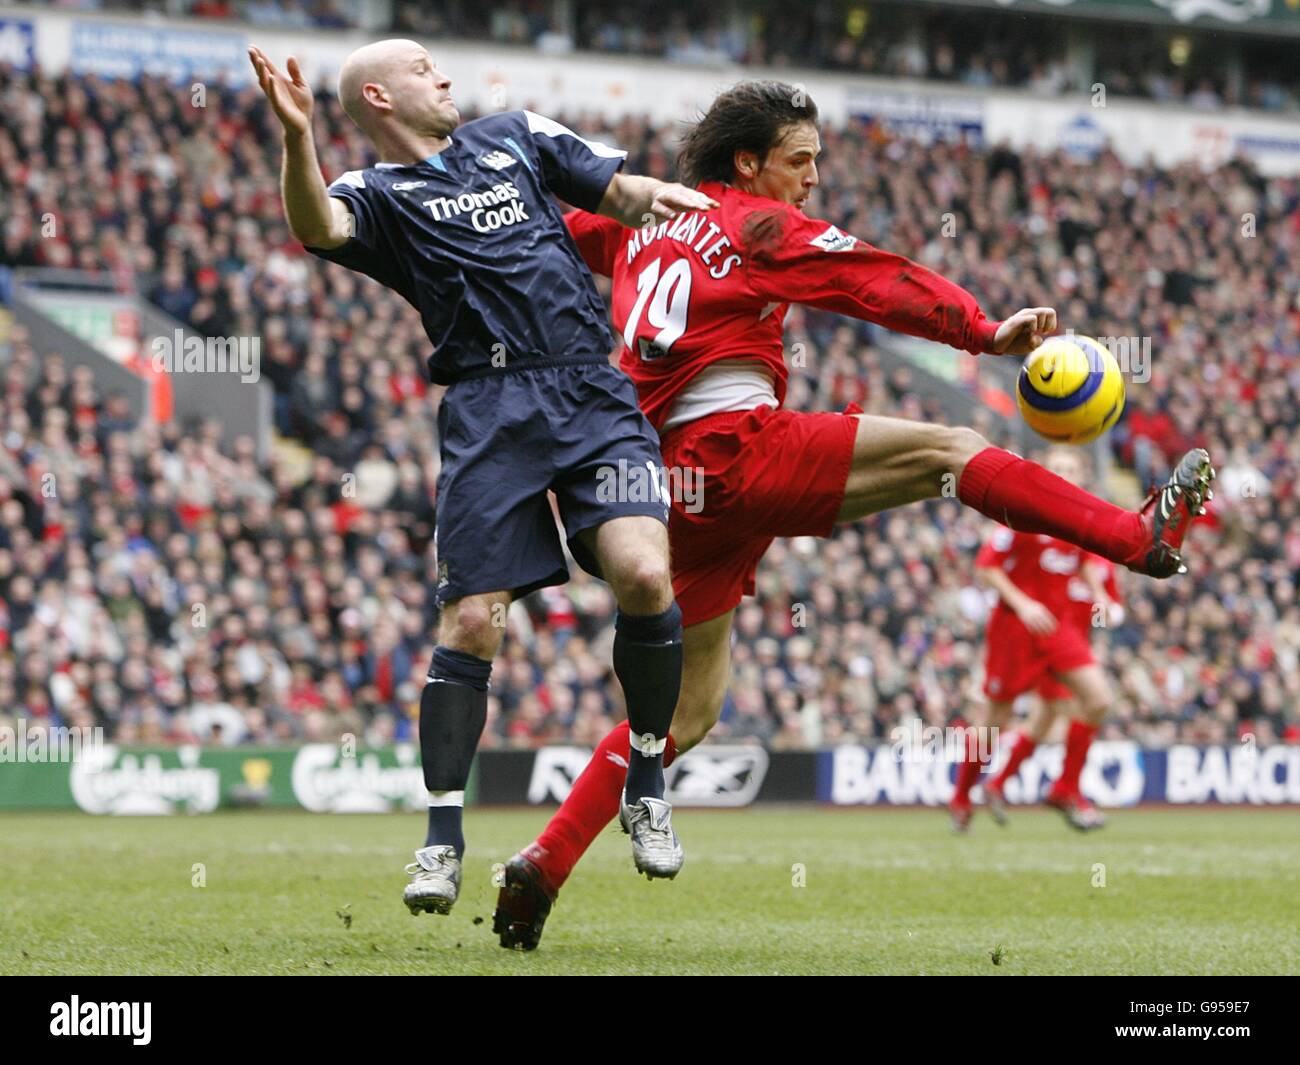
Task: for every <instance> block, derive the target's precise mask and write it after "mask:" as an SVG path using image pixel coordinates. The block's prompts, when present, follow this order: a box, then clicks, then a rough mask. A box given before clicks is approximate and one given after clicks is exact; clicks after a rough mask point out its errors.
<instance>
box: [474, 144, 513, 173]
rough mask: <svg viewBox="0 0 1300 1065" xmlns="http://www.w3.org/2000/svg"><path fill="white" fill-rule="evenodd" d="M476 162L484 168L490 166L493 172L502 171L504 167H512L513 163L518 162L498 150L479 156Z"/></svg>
mask: <svg viewBox="0 0 1300 1065" xmlns="http://www.w3.org/2000/svg"><path fill="white" fill-rule="evenodd" d="M478 161H479V162H480V163H482V164H483V165H484V166H490V167H491V168H492V169H493V170H504V169H505V168H506V167H508V166H514V165H515V163H517V162H519V160H518V159H516V158H515V157H514V156H513V155H511V154H510V153H509V152H503V151H501V149H499V148H497V149H495V150H493V151H490V152H485V153H484V154H482V155H480V156H479V157H478Z"/></svg>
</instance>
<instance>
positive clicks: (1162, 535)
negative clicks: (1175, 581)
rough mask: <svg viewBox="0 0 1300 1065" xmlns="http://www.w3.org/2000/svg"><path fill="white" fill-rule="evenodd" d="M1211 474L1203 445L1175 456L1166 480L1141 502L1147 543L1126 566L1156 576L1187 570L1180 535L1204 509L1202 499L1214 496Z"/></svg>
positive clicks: (1208, 458) (1212, 472) (1204, 500)
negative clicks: (1178, 457)
mask: <svg viewBox="0 0 1300 1065" xmlns="http://www.w3.org/2000/svg"><path fill="white" fill-rule="evenodd" d="M1214 477H1215V472H1214V467H1213V466H1212V465H1210V456H1209V453H1208V452H1207V451H1205V450H1204V449H1202V448H1199V447H1197V448H1192V450H1191V451H1189V452H1187V454H1186V455H1184V456H1183V457H1182V458H1181V459H1179V461H1178V465H1177V466H1176V467H1175V468H1174V472H1173V475H1172V476H1171V477H1170V478H1169V480H1168V481H1166V482H1165V484H1164V486H1163V487H1161V488H1159V489H1157V490H1156V491H1154V492H1152V493H1151V495H1149V496H1148V497H1147V499H1146V502H1145V503H1143V504H1142V510H1141V511H1140V513H1141V515H1142V524H1143V525H1144V526H1145V527H1146V531H1147V533H1148V534H1149V536H1150V538H1151V544H1150V546H1149V547H1148V548H1147V549H1146V551H1145V552H1144V553H1143V554H1142V557H1141V558H1140V559H1138V560H1136V561H1133V562H1130V563H1129V568H1130V569H1132V570H1134V571H1136V572H1138V573H1144V574H1146V575H1147V576H1148V577H1157V578H1164V577H1172V576H1173V575H1174V574H1176V573H1186V572H1187V566H1186V565H1184V563H1183V556H1182V550H1181V548H1182V546H1183V538H1184V537H1185V536H1186V535H1187V530H1188V529H1189V528H1190V527H1191V524H1192V522H1193V520H1195V518H1196V517H1197V515H1199V514H1204V513H1205V504H1206V501H1207V500H1210V499H1213V498H1214V492H1213V491H1211V489H1210V483H1211V482H1212V481H1213V480H1214Z"/></svg>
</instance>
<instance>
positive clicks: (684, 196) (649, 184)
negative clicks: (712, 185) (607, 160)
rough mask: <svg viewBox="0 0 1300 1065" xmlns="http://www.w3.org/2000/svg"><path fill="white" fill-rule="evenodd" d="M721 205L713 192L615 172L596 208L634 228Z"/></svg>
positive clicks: (608, 216)
mask: <svg viewBox="0 0 1300 1065" xmlns="http://www.w3.org/2000/svg"><path fill="white" fill-rule="evenodd" d="M717 206H718V201H717V200H715V199H714V198H713V197H712V196H706V195H704V193H702V192H700V191H698V190H697V189H692V188H687V187H686V186H685V185H678V184H677V183H675V182H671V181H659V180H658V179H657V178H652V177H642V176H640V175H637V174H615V175H614V177H613V178H612V179H611V180H610V183H609V187H608V188H607V189H605V196H604V199H602V200H601V201H600V207H599V208H598V209H597V210H598V211H599V213H600V214H603V215H605V216H606V217H607V218H612V219H614V220H615V221H616V222H622V223H623V225H625V226H628V227H630V228H632V229H639V228H641V227H642V226H646V225H653V224H655V223H657V222H666V221H668V220H669V219H671V218H676V217H677V216H678V215H679V214H682V213H683V212H685V211H707V210H709V209H711V208H713V207H717Z"/></svg>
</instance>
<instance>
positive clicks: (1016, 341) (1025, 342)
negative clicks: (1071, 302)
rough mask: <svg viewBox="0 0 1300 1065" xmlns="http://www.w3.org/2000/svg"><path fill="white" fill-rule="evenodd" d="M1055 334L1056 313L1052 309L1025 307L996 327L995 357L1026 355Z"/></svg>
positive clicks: (994, 336) (994, 338) (994, 337)
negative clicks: (1045, 338)
mask: <svg viewBox="0 0 1300 1065" xmlns="http://www.w3.org/2000/svg"><path fill="white" fill-rule="evenodd" d="M1055 332H1056V311H1055V309H1054V308H1052V307H1025V308H1024V309H1022V310H1019V311H1016V313H1015V314H1013V315H1012V316H1011V317H1010V318H1008V319H1007V320H1006V321H1005V322H1003V323H1002V324H1001V325H1000V326H998V331H997V332H996V333H994V334H993V353H994V354H995V355H1028V354H1029V353H1030V352H1031V351H1033V350H1034V348H1036V347H1038V345H1039V344H1041V343H1042V342H1043V338H1044V337H1048V336H1051V335H1052V334H1053V333H1055Z"/></svg>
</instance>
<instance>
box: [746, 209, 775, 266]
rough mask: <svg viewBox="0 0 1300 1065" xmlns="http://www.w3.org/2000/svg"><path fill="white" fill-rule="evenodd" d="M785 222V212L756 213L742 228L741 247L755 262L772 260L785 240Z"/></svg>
mask: <svg viewBox="0 0 1300 1065" xmlns="http://www.w3.org/2000/svg"><path fill="white" fill-rule="evenodd" d="M785 222H786V219H785V212H784V211H780V210H772V209H767V210H759V211H754V212H753V213H752V214H751V215H750V216H749V217H748V218H746V219H745V224H744V225H743V226H741V228H740V241H741V247H742V248H744V249H745V250H746V251H747V252H748V253H749V255H750V257H751V258H752V259H754V260H758V261H762V260H763V259H767V258H771V257H772V256H773V255H775V254H776V252H777V250H778V249H779V248H780V247H781V242H782V241H783V240H784V239H785Z"/></svg>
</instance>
